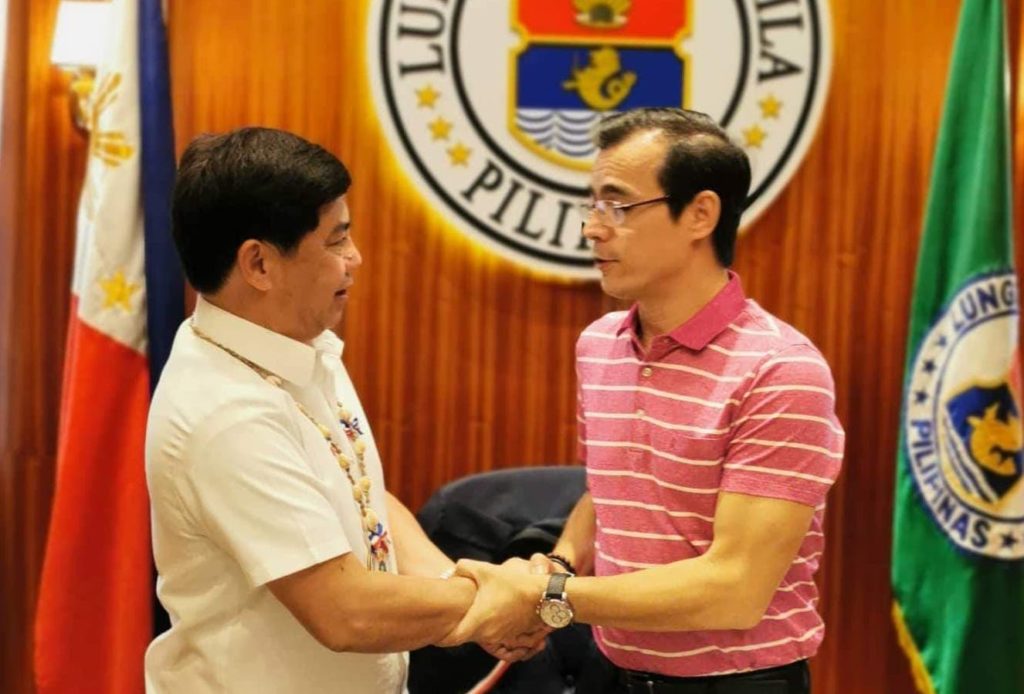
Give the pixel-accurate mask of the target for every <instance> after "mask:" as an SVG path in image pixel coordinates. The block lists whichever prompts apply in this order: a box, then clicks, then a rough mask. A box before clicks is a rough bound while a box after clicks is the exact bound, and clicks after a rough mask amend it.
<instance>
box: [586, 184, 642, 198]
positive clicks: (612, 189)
mask: <svg viewBox="0 0 1024 694" xmlns="http://www.w3.org/2000/svg"><path fill="white" fill-rule="evenodd" d="M587 190H588V191H589V192H590V197H592V198H597V197H601V198H603V197H605V196H608V195H632V194H633V191H631V190H628V189H626V188H623V187H622V186H620V185H618V184H615V183H603V184H601V189H600V190H599V191H597V192H596V193H595V192H594V189H593V187H589V188H587Z"/></svg>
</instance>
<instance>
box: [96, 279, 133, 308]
mask: <svg viewBox="0 0 1024 694" xmlns="http://www.w3.org/2000/svg"><path fill="white" fill-rule="evenodd" d="M99 285H100V288H101V289H102V290H103V308H105V309H108V308H115V307H116V308H120V309H122V310H123V311H126V312H130V311H131V310H132V305H131V299H132V295H134V294H135V292H137V291H138V290H139V285H137V284H135V283H133V282H129V281H128V280H127V279H126V278H125V276H124V273H123V272H121V271H120V270H118V271H117V272H115V273H114V274H113V275H110V276H109V277H106V278H101V279H100V280H99Z"/></svg>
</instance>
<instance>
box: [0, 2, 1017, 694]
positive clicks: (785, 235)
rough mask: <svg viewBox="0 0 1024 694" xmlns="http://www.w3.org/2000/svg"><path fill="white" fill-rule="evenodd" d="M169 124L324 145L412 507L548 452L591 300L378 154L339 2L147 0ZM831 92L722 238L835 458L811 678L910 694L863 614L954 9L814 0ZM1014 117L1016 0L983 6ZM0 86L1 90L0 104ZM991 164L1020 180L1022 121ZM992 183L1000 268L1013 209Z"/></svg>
mask: <svg viewBox="0 0 1024 694" xmlns="http://www.w3.org/2000/svg"><path fill="white" fill-rule="evenodd" d="M169 4H170V12H171V15H170V45H171V51H172V71H173V75H172V77H173V95H174V109H175V127H176V131H177V138H178V149H179V151H180V150H181V148H182V147H183V146H184V144H185V143H187V142H188V140H189V139H191V138H192V137H193V136H194V135H196V134H198V133H201V132H209V131H221V130H225V129H228V128H232V127H236V126H240V125H249V124H259V125H268V126H275V127H281V128H286V129H289V130H293V131H295V132H297V133H300V134H302V135H303V136H305V137H308V138H310V139H312V140H314V141H317V142H319V143H321V144H323V145H325V146H326V147H328V148H329V149H331V150H332V151H334V152H336V153H338V154H339V155H340V156H342V158H343V159H344V160H345V162H346V163H347V164H348V165H349V167H350V169H351V170H352V171H353V174H354V178H355V185H354V187H353V189H352V191H351V193H350V203H351V207H352V210H353V216H354V221H355V230H356V232H355V233H356V234H357V239H358V242H359V244H360V247H361V250H362V251H363V255H364V257H365V263H364V266H363V268H362V269H361V270H360V272H359V274H358V277H357V283H356V285H355V288H354V290H353V293H352V300H351V303H350V308H349V313H348V315H347V317H346V319H345V322H344V324H343V326H341V328H340V330H339V332H340V334H341V335H342V337H343V338H344V339H345V343H346V348H345V360H346V362H347V364H348V366H349V369H350V371H351V373H352V377H353V379H354V380H355V382H356V385H357V387H358V388H359V391H360V393H361V396H362V399H363V402H364V405H365V407H366V410H367V413H368V416H369V418H370V421H371V423H372V426H373V429H374V432H375V435H376V438H377V442H378V444H379V446H380V448H381V452H382V455H383V458H384V460H385V468H386V475H387V478H388V482H389V487H390V488H391V489H392V490H393V491H395V493H396V494H398V495H399V496H400V497H402V498H403V499H404V500H405V501H406V502H407V503H409V504H410V505H411V506H413V507H417V506H418V505H419V504H421V503H422V502H423V501H424V500H425V499H426V498H427V496H428V495H429V494H430V493H431V492H432V491H433V490H434V489H436V488H437V487H438V486H440V485H441V484H443V483H445V482H447V481H449V480H452V479H455V478H457V477H461V476H463V475H466V474H470V473H473V472H478V471H483V470H490V469H498V468H504V467H509V466H516V465H538V464H546V463H570V462H571V461H572V459H573V452H574V440H575V430H574V417H573V394H574V377H573V364H572V356H573V344H574V341H575V338H576V335H577V333H578V332H579V330H580V329H581V328H582V327H584V326H585V325H586V324H587V323H588V322H589V321H591V320H593V319H594V318H596V317H597V316H598V315H600V313H601V312H603V311H605V310H608V309H609V308H612V303H611V302H610V301H608V300H607V299H606V298H604V297H602V296H601V293H600V291H599V289H598V288H597V287H595V286H592V285H585V284H569V283H552V282H548V281H542V280H538V279H537V278H535V277H531V276H529V275H527V274H525V273H523V272H522V271H520V270H518V269H516V268H515V267H513V266H512V265H511V264H509V263H508V262H506V261H504V260H501V259H498V258H496V257H494V256H492V255H490V254H488V253H486V252H485V251H483V250H482V249H481V248H480V247H478V246H477V245H476V244H475V243H473V242H471V241H468V240H466V239H464V238H463V237H461V236H459V235H457V234H456V233H455V232H453V231H451V230H450V229H448V228H447V226H446V225H445V223H444V220H443V219H442V218H441V217H440V215H439V214H438V213H436V212H433V211H431V209H430V208H429V207H428V205H427V203H426V202H425V201H424V199H423V198H422V197H421V196H420V195H419V194H418V193H417V191H416V190H415V187H414V185H413V184H412V183H410V182H409V179H408V178H407V177H406V176H405V175H404V174H403V173H402V171H401V170H400V168H399V166H398V164H397V163H396V160H395V158H394V157H393V155H392V154H391V153H390V152H389V151H388V148H387V146H386V144H385V143H384V141H383V139H382V137H381V134H380V131H379V129H378V125H377V122H376V117H375V116H374V114H373V113H372V99H371V95H370V85H369V84H368V82H367V77H366V75H365V59H364V55H363V50H364V39H363V27H364V23H365V17H366V12H367V9H366V3H365V2H355V1H352V2H347V1H346V2H338V1H337V0H303V1H302V2H295V1H294V0H238V1H237V2H231V3H220V2H208V1H207V0H172V2H170V3H169ZM56 5H57V2H56V0H32V1H31V2H29V0H12V3H11V6H12V18H11V38H10V40H9V45H10V53H11V56H12V58H11V59H10V60H9V65H10V66H11V68H12V70H13V71H14V72H15V74H14V75H12V79H9V80H8V83H7V84H6V85H5V89H6V92H5V94H6V98H5V103H6V104H7V107H8V109H9V110H10V109H11V108H18V109H19V115H18V117H17V118H15V119H14V120H13V121H12V120H10V119H8V120H7V121H6V125H5V130H6V132H5V138H4V159H3V165H4V174H3V177H2V188H0V201H2V204H3V217H2V219H3V220H4V224H3V228H2V229H0V292H2V296H0V345H2V346H3V351H2V352H0V368H2V369H4V372H3V373H0V523H2V527H0V542H2V543H3V544H2V546H0V561H2V566H0V590H2V595H0V601H2V604H0V610H2V614H3V615H4V619H3V622H4V627H3V632H2V644H0V690H2V691H5V692H8V691H9V692H14V693H17V694H22V693H23V692H30V691H31V685H30V674H29V669H28V668H29V654H30V648H31V641H30V636H31V627H30V625H31V613H32V607H31V606H32V605H33V604H34V601H35V593H36V581H37V580H38V574H39V566H40V562H41V559H42V549H43V542H44V537H45V530H46V518H47V510H48V507H49V503H50V500H51V495H52V479H53V462H54V451H55V435H56V413H57V411H58V403H59V386H60V368H59V364H60V363H61V359H62V351H63V338H64V329H65V328H64V326H65V323H66V320H67V307H68V286H69V271H70V262H71V256H72V251H73V234H74V229H73V223H74V206H75V201H76V199H77V192H78V187H79V185H80V178H81V175H82V170H83V166H84V159H83V150H84V142H83V141H82V139H81V138H80V137H79V136H78V134H77V133H75V132H74V131H73V130H72V129H71V127H70V125H69V122H68V118H67V113H66V103H65V101H64V93H65V88H66V83H65V81H64V78H62V77H61V75H60V73H59V72H58V71H56V70H55V69H53V68H51V67H50V66H49V64H48V60H47V54H48V51H49V41H50V36H51V34H52V21H53V16H54V12H55V8H56ZM831 7H832V13H833V32H834V36H835V58H834V63H833V72H832V86H831V91H830V96H829V100H828V104H827V107H826V112H825V116H824V118H823V121H822V124H821V127H820V130H819V133H818V137H817V139H816V141H815V143H814V144H813V146H812V147H811V149H810V151H809V153H808V155H807V157H806V160H805V161H804V163H803V165H802V166H801V168H800V170H799V172H798V173H797V175H796V177H795V178H794V179H793V181H792V183H791V184H790V186H789V187H788V189H787V190H786V191H785V193H784V194H783V195H782V196H781V197H780V198H779V199H778V200H777V201H776V202H775V204H774V205H773V206H772V207H771V209H769V210H768V211H767V212H766V213H765V214H764V215H763V216H762V218H761V219H760V220H758V222H757V223H756V224H755V225H754V226H753V227H752V228H751V229H749V230H748V232H747V233H746V234H745V235H744V237H743V238H742V239H741V241H740V244H739V249H738V255H737V263H736V269H737V270H738V271H739V272H740V274H741V275H742V277H743V279H744V283H745V286H746V289H747V291H748V293H749V294H750V295H751V296H753V297H754V298H756V299H757V300H758V301H759V302H760V303H761V304H762V305H763V306H765V307H766V308H767V309H768V310H770V311H772V312H774V313H776V314H777V315H778V316H779V317H781V318H782V319H784V320H786V321H788V322H790V323H792V324H793V325H795V326H796V327H797V328H799V329H800V330H802V331H803V332H804V333H806V334H807V335H808V336H810V337H811V338H812V339H813V340H814V342H815V343H816V344H817V345H818V346H819V347H820V348H821V349H822V351H823V352H824V354H825V355H826V357H827V358H828V360H829V362H830V363H831V365H832V367H833V371H834V374H835V378H836V384H837V392H838V407H839V414H840V417H841V419H842V421H843V423H844V425H845V426H846V429H847V432H848V439H847V458H846V463H845V467H844V471H843V474H842V476H841V478H840V481H839V483H838V485H837V486H836V488H835V489H834V491H833V492H832V494H831V497H830V508H829V514H828V519H827V534H828V538H829V542H828V549H827V552H826V555H825V563H824V568H823V570H822V572H821V574H820V576H819V578H820V580H819V584H820V585H821V587H822V609H823V611H824V614H825V619H826V623H827V625H828V636H827V638H826V640H825V643H824V645H823V647H822V650H821V652H820V654H819V656H818V658H817V659H816V660H815V662H814V663H813V671H814V676H815V681H816V684H815V691H816V692H818V693H819V694H839V693H842V694H860V693H862V692H863V693H865V694H867V693H872V694H873V693H876V692H891V693H894V694H902V693H903V692H910V691H911V684H910V680H909V677H908V675H907V669H906V666H905V663H904V661H903V657H902V655H901V654H900V653H899V651H898V649H897V647H896V644H895V639H894V637H893V634H892V629H891V626H890V622H889V604H890V592H889V587H888V572H889V551H890V530H891V515H892V487H893V475H894V471H893V460H894V457H895V451H896V445H897V433H898V429H897V424H898V419H899V408H900V387H901V381H902V374H903V364H904V349H905V340H906V325H907V324H906V320H907V314H908V307H909V301H910V290H911V286H912V281H913V272H914V263H915V259H916V252H917V242H918V239H919V236H920V228H921V219H922V211H923V206H924V200H925V195H926V191H927V185H928V177H929V172H930V165H931V158H932V148H933V146H934V141H935V136H936V133H937V129H938V123H939V116H940V112H941V106H942V99H943V92H944V88H945V83H946V72H947V69H948V64H949V56H950V49H951V46H952V39H953V34H954V31H955V27H956V19H957V14H958V11H959V7H960V3H959V2H957V1H956V0H937V1H936V2H933V3H927V7H925V6H924V5H922V4H921V3H919V2H913V1H912V0H833V1H832V2H831ZM1008 8H1009V10H1010V17H1011V32H1010V33H1011V40H1012V49H1013V50H1012V56H1013V60H1012V63H1013V67H1014V74H1015V78H1014V84H1015V85H1016V86H1017V89H1016V97H1015V101H1014V103H1015V105H1016V108H1015V111H1014V123H1015V124H1016V129H1017V131H1018V132H1022V126H1024V109H1021V108H1020V101H1021V99H1020V95H1021V93H1022V91H1024V90H1022V89H1021V88H1020V87H1021V85H1024V81H1022V79H1024V78H1022V77H1021V71H1020V69H1019V67H1020V66H1021V64H1022V62H1024V53H1022V51H1021V47H1020V33H1021V32H1020V22H1021V12H1020V0H1009V2H1008ZM12 104H16V105H17V106H16V107H14V106H12ZM1014 169H1015V172H1016V176H1017V180H1018V181H1020V180H1024V179H1022V176H1024V138H1020V137H1018V138H1017V140H1016V142H1015V158H1014ZM1022 197H1024V196H1020V195H1018V198H1017V220H1018V226H1017V231H1018V234H1017V236H1018V263H1020V261H1021V260H1022V259H1024V255H1022V246H1024V244H1022V243H1021V242H1020V241H1021V239H1020V236H1021V234H1020V233H1019V232H1020V230H1021V220H1022V219H1024V206H1022V202H1021V198H1022Z"/></svg>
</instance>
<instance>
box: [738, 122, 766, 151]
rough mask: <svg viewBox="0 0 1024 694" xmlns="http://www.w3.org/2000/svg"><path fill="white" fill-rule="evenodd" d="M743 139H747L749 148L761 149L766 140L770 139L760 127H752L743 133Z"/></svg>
mask: <svg viewBox="0 0 1024 694" xmlns="http://www.w3.org/2000/svg"><path fill="white" fill-rule="evenodd" d="M743 137H744V138H746V141H747V147H758V148H760V147H761V144H762V143H763V142H764V139H765V138H766V137H768V133H766V132H765V131H764V130H762V129H761V126H759V125H752V126H750V127H749V128H747V129H746V130H744V131H743Z"/></svg>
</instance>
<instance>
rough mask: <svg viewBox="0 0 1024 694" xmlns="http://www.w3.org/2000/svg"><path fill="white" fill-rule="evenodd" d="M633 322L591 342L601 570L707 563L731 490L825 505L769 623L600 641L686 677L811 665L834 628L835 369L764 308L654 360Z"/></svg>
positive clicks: (588, 444) (601, 633)
mask: <svg viewBox="0 0 1024 694" xmlns="http://www.w3.org/2000/svg"><path fill="white" fill-rule="evenodd" d="M726 291H728V290H726ZM699 315H700V314H698V316H699ZM626 316H627V314H626V313H624V312H616V313H611V314H608V315H606V316H604V317H603V318H601V319H599V320H598V321H596V322H595V323H594V324H593V325H591V326H590V327H589V328H588V329H587V330H585V331H584V332H583V333H582V334H581V336H580V339H579V342H578V343H577V365H576V368H577V374H578V378H579V383H578V389H577V395H578V400H579V402H578V408H577V420H578V425H579V451H580V458H581V460H582V461H584V462H585V463H586V465H587V473H588V485H589V489H590V492H591V497H592V500H593V503H594V509H595V514H596V516H597V521H598V524H597V536H596V544H597V545H598V547H599V548H598V550H597V552H596V560H595V564H596V565H595V573H596V574H597V575H616V574H621V573H628V572H632V571H638V570H643V569H646V568H650V567H654V566H662V565H664V564H669V563H672V562H675V561H683V560H687V559H692V558H695V557H698V556H700V555H701V554H703V553H704V552H706V551H707V550H708V548H709V547H710V546H711V544H712V542H713V540H714V517H715V509H716V505H717V499H718V495H719V494H720V493H721V492H722V491H728V492H736V493H743V494H748V495H754V496H768V497H772V498H777V499H782V500H786V501H793V502H797V503H801V504H804V505H807V506H811V507H813V508H814V509H815V511H814V515H813V517H812V521H811V526H810V528H809V530H808V532H807V535H806V537H805V538H804V541H803V543H802V544H801V547H800V549H799V552H798V555H797V557H796V558H795V559H794V561H793V563H792V565H791V566H790V568H789V570H788V571H787V573H786V575H785V577H784V579H783V581H782V583H781V584H780V586H779V587H778V589H777V591H776V593H775V595H774V596H773V599H772V601H771V603H770V605H769V607H768V609H767V611H766V613H765V616H764V618H763V619H762V621H761V623H760V624H759V625H758V626H756V627H755V628H753V629H749V630H745V631H739V630H729V631H726V630H720V631H708V632H680V633H653V632H637V631H630V630H622V629H612V628H605V627H601V628H598V629H596V634H597V636H598V642H599V644H600V645H601V648H602V649H603V650H604V651H605V653H606V654H607V655H608V657H609V658H610V659H611V660H612V661H613V662H615V663H617V664H619V665H620V666H622V667H628V668H631V669H635V670H645V671H653V672H661V673H664V674H669V675H677V676H697V675H708V674H716V673H719V674H720V673H728V672H739V671H745V670H751V669H759V668H766V667H774V666H775V665H780V664H785V663H788V662H792V661H793V660H798V659H801V658H808V657H811V656H812V655H813V654H814V653H815V652H816V650H817V648H818V645H819V644H820V642H821V639H822V637H823V635H824V625H823V623H822V621H821V617H820V616H819V614H818V612H817V609H816V606H817V603H818V591H817V587H816V586H815V584H814V573H815V572H816V571H817V568H818V565H819V563H820V561H821V556H822V552H823V551H824V534H823V526H824V513H825V495H826V493H827V491H828V489H829V487H830V486H831V485H832V483H833V482H834V481H835V479H836V476H837V475H838V473H839V469H840V465H841V462H842V457H843V445H844V434H843V428H842V425H841V424H840V423H839V421H838V419H837V418H836V416H835V411H834V403H835V395H834V386H833V382H832V376H831V371H830V370H829V367H828V364H827V363H826V362H825V360H824V359H823V358H822V356H821V354H820V353H819V352H818V351H817V349H815V348H814V346H813V345H812V344H811V343H810V342H809V341H808V340H807V339H806V338H805V337H803V336H802V335H800V333H798V332H797V331H796V330H794V329H793V328H791V327H790V326H788V325H786V324H785V323H783V322H781V321H778V320H777V319H774V318H772V317H771V316H769V315H768V314H767V313H766V312H765V311H764V310H763V309H761V308H760V307H759V306H758V305H757V304H756V303H754V302H753V301H750V300H745V301H744V302H743V304H742V309H741V310H739V312H738V314H737V315H732V316H727V317H725V319H724V320H721V321H720V324H719V325H717V326H715V330H714V334H713V336H711V337H710V341H709V342H707V344H705V345H704V346H703V347H702V348H700V349H694V348H693V347H692V345H689V344H687V345H686V347H683V346H682V344H679V343H669V344H665V343H664V341H661V342H659V341H658V340H656V341H654V346H653V347H652V348H651V349H650V350H649V351H648V352H647V353H644V352H643V350H642V349H641V348H640V345H639V341H638V340H637V338H636V336H635V334H634V333H633V331H632V330H631V329H630V328H629V326H628V324H625V322H624V321H625V319H626ZM687 325H689V324H687ZM704 327H705V328H706V327H707V326H706V325H705V326H704ZM684 332H685V331H683V330H680V331H677V332H676V333H672V336H673V337H676V335H677V333H680V334H681V333H684ZM682 339H683V340H684V342H685V341H686V339H687V338H686V336H685V334H684V335H683V337H682ZM659 345H660V346H659Z"/></svg>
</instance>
